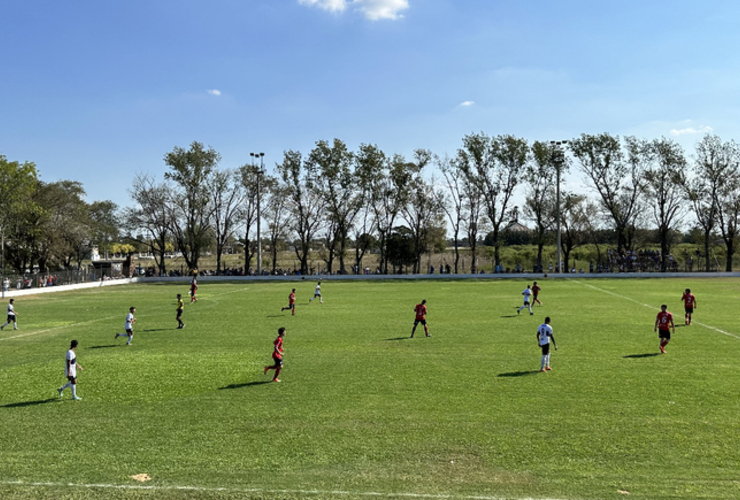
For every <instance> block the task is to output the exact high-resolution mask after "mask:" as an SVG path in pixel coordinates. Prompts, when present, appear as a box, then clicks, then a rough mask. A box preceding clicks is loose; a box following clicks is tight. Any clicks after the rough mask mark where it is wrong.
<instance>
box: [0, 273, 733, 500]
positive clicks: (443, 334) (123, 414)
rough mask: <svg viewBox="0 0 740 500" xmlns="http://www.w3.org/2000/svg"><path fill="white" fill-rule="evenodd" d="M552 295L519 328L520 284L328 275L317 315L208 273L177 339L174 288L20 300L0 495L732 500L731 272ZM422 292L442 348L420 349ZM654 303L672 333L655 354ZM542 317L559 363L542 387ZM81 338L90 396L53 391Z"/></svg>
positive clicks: (4, 366) (568, 286)
mask: <svg viewBox="0 0 740 500" xmlns="http://www.w3.org/2000/svg"><path fill="white" fill-rule="evenodd" d="M540 284H541V285H542V288H543V291H542V293H541V296H540V297H541V300H542V301H543V302H544V306H542V307H539V306H537V307H535V309H534V311H535V315H534V316H529V315H528V314H526V311H524V312H523V313H522V315H521V316H518V315H517V313H516V307H518V306H519V305H521V304H520V303H521V300H520V297H521V295H520V293H521V290H522V289H523V288H524V287H525V285H526V282H524V281H523V280H496V281H483V280H481V281H475V280H466V281H452V280H450V281H444V280H441V281H408V282H407V281H388V282H379V281H371V282H341V281H340V282H337V281H324V282H323V283H322V291H323V292H324V302H325V303H324V304H318V303H317V302H316V301H314V302H313V303H311V304H308V299H309V297H310V296H311V295H312V292H313V287H314V285H315V283H314V282H309V281H299V282H294V283H259V284H252V283H237V284H211V283H208V282H204V283H202V284H201V289H200V292H199V298H200V300H199V301H198V302H197V303H196V304H193V305H190V304H187V305H186V308H185V314H184V321H185V323H186V324H187V326H186V328H185V329H184V330H176V329H175V326H176V321H175V313H174V309H175V295H176V294H177V293H182V294H183V295H186V291H187V285H186V284H185V283H183V284H182V285H177V286H176V285H172V284H146V285H130V286H117V287H107V288H106V289H104V290H89V291H78V292H64V293H54V294H45V295H39V296H28V297H19V298H17V299H16V310H17V311H18V313H19V318H18V319H19V326H20V328H21V329H20V330H19V331H13V330H12V328H11V329H9V328H7V327H6V329H5V330H4V331H3V332H0V339H1V340H0V360H2V362H1V363H0V387H1V388H2V389H1V390H0V425H1V428H2V431H3V447H2V455H1V456H2V460H0V498H50V499H51V498H53V499H59V498H125V499H130V498H146V499H149V498H173V499H179V498H219V499H221V498H255V499H256V498H261V499H262V498H264V499H277V498H347V499H353V498H368V497H380V498H399V497H400V498H422V499H423V498H429V499H438V498H469V499H473V498H477V499H484V498H497V499H498V498H507V499H521V498H542V499H545V498H548V499H550V498H555V499H566V500H571V499H581V500H590V499H617V498H631V499H678V498H681V499H700V498H701V499H736V498H738V497H740V472H738V466H739V465H740V437H739V436H740V422H739V421H738V415H739V414H740V398H738V395H737V393H738V378H740V370H739V369H738V365H739V363H738V361H739V360H740V325H739V324H738V318H737V312H736V311H737V309H736V307H737V302H736V301H737V295H738V290H740V280H737V279H693V280H678V279H650V280H646V279H625V280H606V279H599V280H550V281H548V280H542V281H540ZM293 286H296V287H297V288H298V303H299V306H298V308H297V314H296V316H295V317H291V316H290V315H289V313H287V312H286V313H281V312H280V308H281V306H284V305H286V302H287V295H288V293H289V292H290V288H291V287H293ZM686 287H690V288H691V289H692V291H693V292H694V293H695V294H696V296H697V300H698V306H699V307H698V309H697V311H696V312H695V315H694V320H695V324H694V325H693V326H690V327H684V326H683V304H682V303H681V302H680V300H679V299H680V297H681V293H682V291H683V289H684V288H686ZM421 299H426V300H427V301H428V303H427V306H428V308H429V315H428V321H429V326H430V332H431V333H432V335H433V336H432V337H431V338H425V337H424V335H423V331H419V330H417V336H416V338H414V339H409V338H408V336H409V334H410V330H411V326H412V324H413V319H414V316H413V307H414V305H415V304H416V303H418V302H420V301H421ZM663 302H665V303H668V305H669V310H671V311H672V312H673V313H674V315H675V318H676V320H677V324H678V325H677V326H679V328H677V329H676V335H675V336H674V339H673V340H672V342H671V343H670V344H669V346H668V348H667V351H668V353H667V354H666V355H658V354H657V353H658V339H657V335H656V334H655V333H653V322H654V320H655V315H656V313H657V310H658V306H659V305H660V304H661V303H663ZM647 305H649V306H650V307H647ZM129 306H136V307H137V319H138V321H137V323H136V328H135V331H136V335H135V337H134V341H133V345H132V346H131V347H126V346H125V345H124V344H125V341H124V339H121V338H119V339H118V340H117V341H114V340H113V335H114V334H115V333H116V332H122V331H123V320H124V317H125V315H126V312H127V310H128V307H129ZM545 315H549V316H551V317H552V326H553V328H554V331H555V338H556V340H557V343H558V347H559V350H558V351H557V352H554V353H553V355H552V366H553V371H552V372H549V373H538V369H539V363H540V353H539V349H538V348H537V344H536V340H535V332H536V329H537V326H538V325H539V324H540V323H541V322H542V320H543V318H544V316H545ZM697 323H701V324H702V325H706V326H702V325H699V324H697ZM280 326H285V327H286V328H287V334H286V337H285V351H286V355H285V368H284V370H283V372H282V373H281V376H280V378H281V379H282V383H280V384H276V383H270V382H269V380H270V377H269V376H263V374H262V369H263V367H264V366H265V365H266V364H270V352H271V350H272V341H273V340H274V338H275V336H276V330H277V328H278V327H280ZM419 328H421V327H419ZM73 338H74V339H77V340H79V342H80V346H79V348H78V349H77V356H78V360H79V362H80V364H81V365H82V366H83V367H84V370H83V371H82V372H81V373H80V375H79V385H78V393H79V395H80V396H81V397H82V398H83V400H82V401H71V400H70V399H69V398H70V394H69V391H67V393H66V394H65V399H64V400H59V399H58V398H57V397H56V396H57V395H56V390H55V389H56V388H57V387H59V386H61V385H62V384H63V382H64V377H63V368H64V354H65V352H66V350H67V348H68V346H69V341H70V340H71V339H73ZM139 473H146V474H148V475H150V476H151V477H152V478H153V479H152V480H151V481H149V482H147V483H144V484H143V485H142V486H144V487H146V488H149V489H141V488H139V487H138V485H139V483H137V482H136V481H134V480H132V479H131V478H130V476H131V475H134V474H139ZM85 485H97V486H85ZM183 487H187V488H186V489H183ZM374 494H378V495H374Z"/></svg>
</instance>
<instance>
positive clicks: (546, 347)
mask: <svg viewBox="0 0 740 500" xmlns="http://www.w3.org/2000/svg"><path fill="white" fill-rule="evenodd" d="M540 349H542V355H543V356H547V355H548V354H550V343H549V342H548V343H547V344H545V345H541V346H540Z"/></svg>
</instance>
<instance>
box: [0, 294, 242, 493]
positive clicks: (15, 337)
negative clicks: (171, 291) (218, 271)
mask: <svg viewBox="0 0 740 500" xmlns="http://www.w3.org/2000/svg"><path fill="white" fill-rule="evenodd" d="M248 288H249V287H244V288H240V289H238V290H231V291H230V292H223V293H218V294H214V295H211V297H218V296H220V295H228V294H230V293H238V292H243V291H244V290H247V289H248ZM217 304H218V302H216V303H215V304H209V305H210V306H211V307H215V306H216V305H217ZM164 307H165V306H162V307H160V309H162V308H164ZM117 317H118V315H116V316H106V317H104V318H98V319H91V320H90V321H82V322H80V323H70V324H69V325H61V326H55V327H53V328H47V329H45V330H36V331H33V332H27V333H22V334H20V335H14V336H13V337H3V338H0V342H1V341H3V340H12V339H20V338H23V337H30V336H32V335H39V334H42V333H47V332H53V331H55V330H62V329H65V328H72V327H75V326H80V325H89V324H90V323H97V322H99V321H107V320H109V319H114V318H117ZM143 317H146V315H145V316H143ZM0 484H1V483H0Z"/></svg>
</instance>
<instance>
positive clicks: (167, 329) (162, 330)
mask: <svg viewBox="0 0 740 500" xmlns="http://www.w3.org/2000/svg"><path fill="white" fill-rule="evenodd" d="M169 330H176V328H152V329H150V330H141V331H142V332H164V331H169Z"/></svg>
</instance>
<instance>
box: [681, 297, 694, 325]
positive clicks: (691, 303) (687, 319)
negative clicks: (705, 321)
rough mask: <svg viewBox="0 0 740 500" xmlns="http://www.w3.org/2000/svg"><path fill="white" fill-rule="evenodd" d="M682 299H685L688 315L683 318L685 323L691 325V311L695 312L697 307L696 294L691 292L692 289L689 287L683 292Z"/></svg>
mask: <svg viewBox="0 0 740 500" xmlns="http://www.w3.org/2000/svg"><path fill="white" fill-rule="evenodd" d="M681 300H683V305H684V311H686V315H685V316H684V319H683V324H684V325H691V313H693V312H694V309H696V297H694V294H693V293H691V290H689V289H688V288H687V289H686V291H685V292H684V293H683V297H681Z"/></svg>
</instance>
